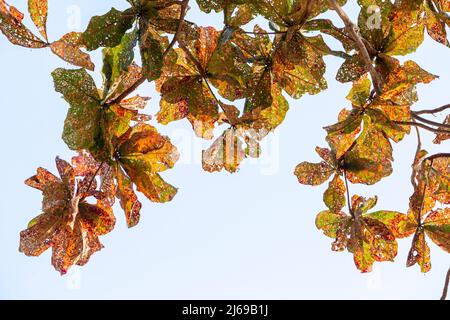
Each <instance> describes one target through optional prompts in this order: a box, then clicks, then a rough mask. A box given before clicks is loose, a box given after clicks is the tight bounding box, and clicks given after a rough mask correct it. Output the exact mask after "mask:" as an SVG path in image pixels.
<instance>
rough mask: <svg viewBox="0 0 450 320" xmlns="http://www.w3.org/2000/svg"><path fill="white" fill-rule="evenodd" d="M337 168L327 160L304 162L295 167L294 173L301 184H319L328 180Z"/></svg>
mask: <svg viewBox="0 0 450 320" xmlns="http://www.w3.org/2000/svg"><path fill="white" fill-rule="evenodd" d="M334 171H335V169H334V168H333V167H332V166H330V165H329V164H328V163H327V162H325V161H322V162H321V163H310V162H302V163H300V164H299V165H297V167H296V168H295V172H294V174H295V175H296V176H297V178H298V181H299V182H300V183H301V184H308V185H312V186H317V185H320V184H322V183H324V182H325V181H327V180H328V179H329V178H330V177H331V175H332V174H333V172H334Z"/></svg>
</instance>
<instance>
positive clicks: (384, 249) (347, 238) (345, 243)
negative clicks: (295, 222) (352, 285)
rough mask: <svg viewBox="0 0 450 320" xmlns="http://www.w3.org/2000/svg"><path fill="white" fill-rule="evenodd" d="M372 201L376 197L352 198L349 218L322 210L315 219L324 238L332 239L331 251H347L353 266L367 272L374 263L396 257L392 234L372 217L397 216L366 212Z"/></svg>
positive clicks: (373, 204) (386, 213)
mask: <svg viewBox="0 0 450 320" xmlns="http://www.w3.org/2000/svg"><path fill="white" fill-rule="evenodd" d="M376 202H377V199H376V198H370V199H365V198H363V197H359V196H353V198H352V204H351V211H352V212H351V215H347V214H345V213H343V212H342V211H340V210H334V211H322V212H321V213H319V214H318V215H317V217H316V226H317V228H318V229H320V230H322V231H323V233H324V234H325V235H326V236H328V237H330V238H334V239H335V241H334V242H333V244H332V250H333V251H343V250H345V249H347V250H348V251H349V252H350V253H352V254H353V258H354V262H355V265H356V267H357V268H358V269H359V270H360V271H361V272H370V271H371V270H372V265H373V264H374V262H375V261H393V260H394V258H395V257H396V255H397V241H396V240H395V236H394V234H393V233H392V232H391V231H390V230H389V228H388V227H386V226H385V225H384V224H383V223H382V222H380V221H379V220H377V219H375V218H373V217H372V216H373V215H375V216H379V215H400V213H397V212H388V211H378V212H374V213H368V211H369V210H370V209H372V208H373V207H374V206H375V204H376ZM340 206H341V205H339V206H338V207H336V208H335V209H338V208H339V207H340Z"/></svg>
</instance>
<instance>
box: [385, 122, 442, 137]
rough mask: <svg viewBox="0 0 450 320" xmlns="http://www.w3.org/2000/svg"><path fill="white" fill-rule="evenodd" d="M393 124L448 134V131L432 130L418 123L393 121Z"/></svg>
mask: <svg viewBox="0 0 450 320" xmlns="http://www.w3.org/2000/svg"><path fill="white" fill-rule="evenodd" d="M393 122H394V123H395V124H400V125H403V126H416V127H419V128H422V129H425V130H428V131H431V132H434V133H444V134H450V130H445V129H436V128H432V127H429V126H427V125H425V124H423V123H419V122H413V121H393Z"/></svg>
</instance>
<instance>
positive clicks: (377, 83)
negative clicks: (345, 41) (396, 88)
mask: <svg viewBox="0 0 450 320" xmlns="http://www.w3.org/2000/svg"><path fill="white" fill-rule="evenodd" d="M329 3H330V4H331V5H332V6H333V9H334V10H335V11H336V12H337V14H338V15H339V17H340V18H341V20H342V21H343V22H344V24H345V27H346V28H347V29H348V31H349V32H350V34H351V35H352V37H353V40H354V41H355V43H356V45H357V46H358V49H359V53H360V55H361V58H362V59H363V61H364V64H365V65H366V67H367V69H368V70H369V73H370V76H371V77H372V81H373V86H374V88H375V92H376V93H377V94H380V93H381V84H382V79H381V76H380V75H379V74H378V72H377V71H376V70H375V68H374V66H373V64H372V59H371V58H370V55H369V52H368V51H367V48H366V45H365V44H364V40H363V39H362V38H361V36H360V35H359V34H358V32H357V31H356V30H357V29H356V26H355V25H354V24H353V22H352V21H351V20H350V18H349V17H348V16H347V14H346V13H345V11H344V10H342V8H341V6H340V5H339V4H338V3H337V2H336V0H329Z"/></svg>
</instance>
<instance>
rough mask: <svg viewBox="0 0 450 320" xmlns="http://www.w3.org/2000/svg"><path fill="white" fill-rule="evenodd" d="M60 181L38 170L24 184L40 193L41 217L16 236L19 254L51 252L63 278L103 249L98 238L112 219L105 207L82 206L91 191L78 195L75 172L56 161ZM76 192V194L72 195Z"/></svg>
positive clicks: (100, 203)
mask: <svg viewBox="0 0 450 320" xmlns="http://www.w3.org/2000/svg"><path fill="white" fill-rule="evenodd" d="M56 164H57V168H58V171H59V173H60V176H61V178H56V177H55V176H54V175H52V174H51V173H49V172H48V171H46V170H45V169H42V168H39V169H38V172H37V174H36V175H35V176H33V177H31V178H30V179H28V180H27V181H26V182H25V183H26V184H28V185H30V186H32V187H34V188H37V189H39V190H41V191H42V193H43V196H44V200H43V208H42V210H43V212H44V213H43V214H41V215H39V216H38V217H36V218H35V219H33V220H32V221H31V222H30V224H29V225H28V228H27V229H26V230H23V231H22V232H21V233H20V247H19V250H20V251H21V252H23V253H24V254H25V255H27V256H38V255H40V254H41V253H43V252H44V251H46V250H47V249H48V248H50V247H52V248H53V254H52V264H53V266H54V267H55V269H56V270H57V271H59V272H60V273H61V274H65V273H66V272H67V271H68V269H69V268H70V267H71V266H72V265H74V264H77V265H84V264H86V263H87V262H88V260H89V258H90V256H91V255H92V254H93V253H95V252H96V251H98V250H100V249H101V248H103V246H102V244H101V243H100V241H99V236H100V235H104V234H106V233H108V232H110V231H111V230H112V229H113V228H114V224H115V217H114V215H113V213H112V210H111V208H110V207H108V206H107V205H105V204H103V203H102V202H101V201H98V202H97V204H96V205H93V204H89V203H87V202H86V200H85V199H86V198H87V197H88V196H90V195H93V194H94V189H93V188H89V190H85V191H86V194H80V193H78V190H80V189H79V188H76V185H75V172H74V170H73V168H72V167H71V166H70V165H69V164H68V163H67V162H65V161H64V160H61V159H59V158H56ZM75 190H77V191H75Z"/></svg>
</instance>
